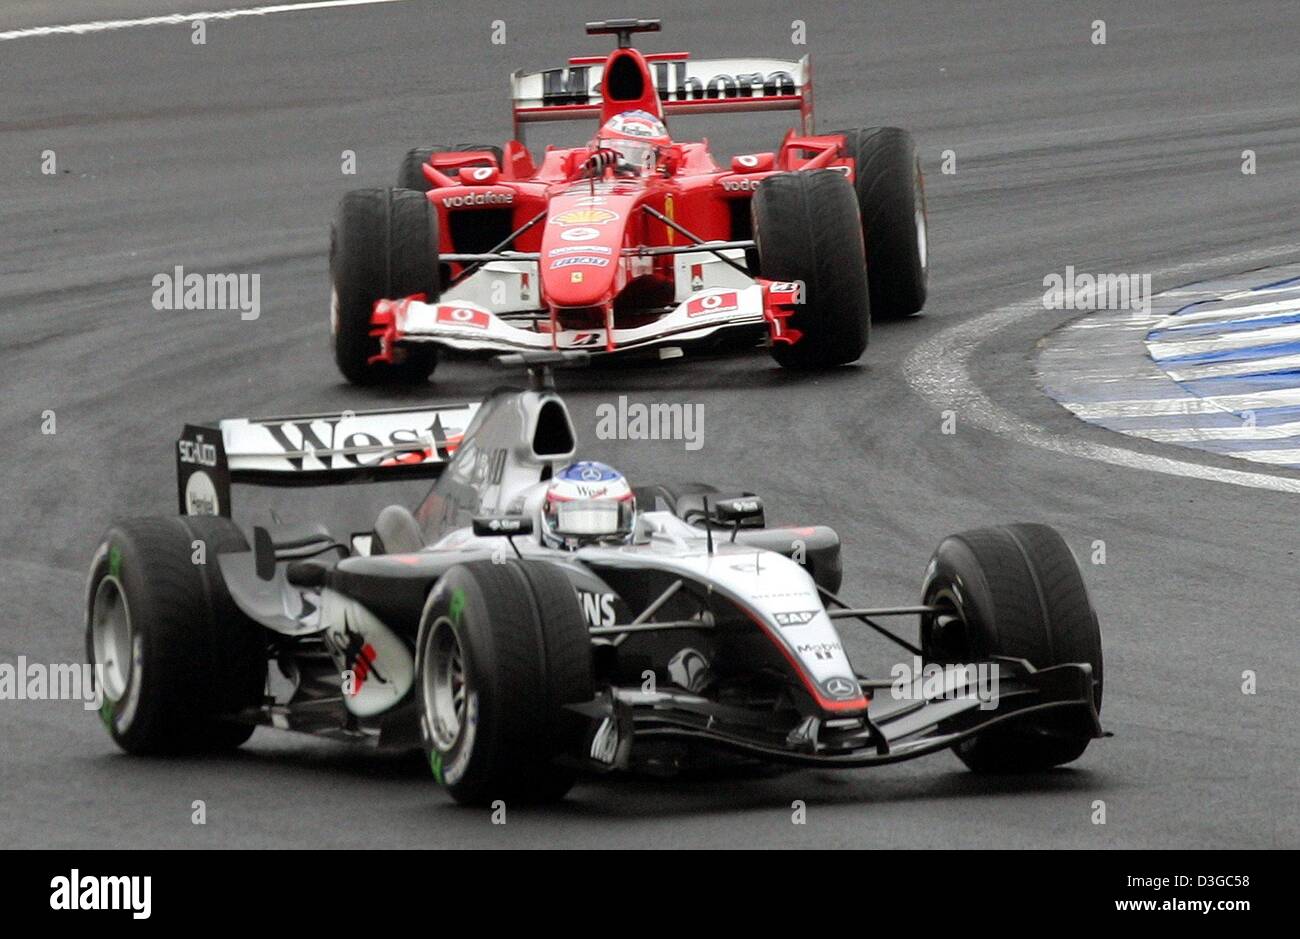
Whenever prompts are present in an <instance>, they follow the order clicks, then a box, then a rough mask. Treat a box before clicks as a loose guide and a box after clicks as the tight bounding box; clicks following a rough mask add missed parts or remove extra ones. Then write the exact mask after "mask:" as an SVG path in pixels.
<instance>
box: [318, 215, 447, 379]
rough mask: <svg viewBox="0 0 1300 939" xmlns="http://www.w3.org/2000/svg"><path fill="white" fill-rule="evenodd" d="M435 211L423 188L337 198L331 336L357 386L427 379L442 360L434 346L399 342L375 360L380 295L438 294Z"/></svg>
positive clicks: (332, 242) (337, 355)
mask: <svg viewBox="0 0 1300 939" xmlns="http://www.w3.org/2000/svg"><path fill="white" fill-rule="evenodd" d="M438 284H439V278H438V215H437V213H436V212H435V211H434V209H433V206H432V205H430V204H429V200H428V197H427V196H425V195H424V194H423V193H420V192H415V191H413V190H409V189H357V190H354V191H352V192H349V193H347V194H346V195H345V196H344V197H343V199H342V201H341V202H339V207H338V211H337V213H336V214H335V217H334V225H333V226H332V228H331V229H330V288H331V290H330V335H331V338H332V340H333V343H334V360H335V362H336V363H337V364H338V367H339V371H340V372H342V373H343V376H344V377H345V378H347V380H348V381H350V382H352V383H354V384H358V385H375V384H382V383H385V382H391V383H416V382H422V381H426V380H427V379H428V378H429V376H430V375H431V374H433V370H434V367H435V366H436V365H437V364H438V353H437V349H436V348H435V347H433V346H431V345H414V346H402V347H399V348H398V349H396V350H395V351H394V358H395V361H394V362H382V361H372V359H373V358H374V357H375V356H377V355H378V354H379V353H380V345H379V339H378V338H376V337H374V336H372V335H370V332H371V329H372V328H373V327H372V324H371V314H372V313H373V312H374V306H375V301H376V300H400V299H402V298H403V297H409V296H411V295H412V294H417V293H421V294H424V295H425V297H426V298H427V299H428V300H429V301H430V302H432V301H434V300H436V299H437V296H438Z"/></svg>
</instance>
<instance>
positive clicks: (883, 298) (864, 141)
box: [835, 127, 929, 320]
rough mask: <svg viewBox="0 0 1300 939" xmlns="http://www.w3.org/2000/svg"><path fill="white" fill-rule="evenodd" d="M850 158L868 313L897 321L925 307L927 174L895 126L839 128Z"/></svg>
mask: <svg viewBox="0 0 1300 939" xmlns="http://www.w3.org/2000/svg"><path fill="white" fill-rule="evenodd" d="M835 133H837V134H842V135H843V136H844V150H845V153H846V155H847V156H849V157H850V158H852V159H853V161H854V164H855V165H854V179H855V183H854V190H855V191H856V192H857V196H858V211H859V213H860V214H861V215H862V237H863V242H864V243H865V245H866V252H867V281H868V283H869V284H870V287H871V315H872V316H873V317H875V318H876V319H877V320H891V319H901V318H903V317H905V316H911V315H912V314H913V313H917V312H919V311H920V309H921V307H923V306H925V294H926V279H927V275H928V273H929V270H928V269H929V241H928V237H929V228H928V225H927V216H926V207H925V177H924V175H923V174H922V173H921V161H920V160H919V159H918V158H917V155H916V145H915V144H914V143H913V142H912V135H911V134H909V133H908V132H907V131H905V130H902V129H901V128H898V127H866V128H861V129H858V130H841V131H836V132H835Z"/></svg>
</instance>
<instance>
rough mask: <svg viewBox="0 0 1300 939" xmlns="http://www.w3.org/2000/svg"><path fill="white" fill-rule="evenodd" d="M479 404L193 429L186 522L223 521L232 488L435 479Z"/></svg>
mask: <svg viewBox="0 0 1300 939" xmlns="http://www.w3.org/2000/svg"><path fill="white" fill-rule="evenodd" d="M478 408H479V405H478V404H450V405H444V406H437V407H413V408H402V409H398V410H392V411H342V412H340V413H336V414H307V415H301V416H298V417H263V418H251V419H249V418H239V419H236V420H224V421H220V422H218V423H217V424H216V425H215V426H212V425H202V424H187V425H186V426H185V429H184V431H183V432H182V433H181V436H180V439H179V440H177V442H176V488H177V498H178V501H179V508H180V512H181V514H182V515H224V516H227V517H229V516H230V510H231V495H230V489H231V485H232V484H233V483H251V484H254V485H260V486H332V485H336V484H340V483H350V482H379V481H385V480H397V479H410V478H417V479H433V478H436V477H437V476H439V475H440V474H441V473H442V471H443V469H444V468H445V467H446V465H447V462H448V461H449V460H450V459H451V457H452V455H453V454H454V453H455V452H456V449H457V448H458V447H459V446H460V443H461V441H462V440H463V439H464V434H465V431H466V430H467V429H468V427H469V425H470V422H471V421H472V420H473V418H474V415H475V414H476V413H477V411H478Z"/></svg>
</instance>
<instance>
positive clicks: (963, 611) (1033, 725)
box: [921, 524, 1102, 773]
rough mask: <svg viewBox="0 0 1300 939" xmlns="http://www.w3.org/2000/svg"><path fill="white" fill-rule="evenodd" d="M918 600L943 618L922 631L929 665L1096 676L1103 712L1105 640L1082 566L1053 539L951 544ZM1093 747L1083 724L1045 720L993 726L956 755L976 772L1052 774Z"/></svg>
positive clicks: (1046, 530)
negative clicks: (1085, 671)
mask: <svg viewBox="0 0 1300 939" xmlns="http://www.w3.org/2000/svg"><path fill="white" fill-rule="evenodd" d="M922 600H923V602H924V603H926V604H928V605H936V606H939V607H942V608H944V609H945V610H946V612H945V613H941V614H935V615H930V616H927V617H925V618H923V620H922V623H921V647H922V650H923V652H924V654H925V659H926V661H928V662H937V663H962V664H965V663H971V662H976V661H979V660H982V659H987V658H989V657H990V656H1011V657H1014V658H1020V659H1025V660H1027V661H1028V662H1029V663H1030V664H1031V665H1033V666H1034V667H1036V668H1048V667H1051V666H1053V665H1064V664H1068V663H1087V664H1088V665H1091V666H1092V677H1093V701H1094V704H1095V705H1096V707H1097V710H1098V711H1100V710H1101V691H1102V655H1101V630H1100V627H1099V626H1098V623H1097V614H1096V611H1095V610H1094V609H1093V607H1092V601H1091V600H1090V599H1089V597H1088V591H1087V588H1086V587H1085V585H1084V582H1083V575H1082V574H1081V573H1080V571H1079V565H1078V563H1077V562H1076V561H1075V559H1074V555H1073V554H1072V553H1071V552H1070V549H1069V547H1068V546H1067V545H1066V544H1065V541H1064V540H1063V539H1062V538H1061V536H1060V534H1058V533H1057V532H1056V530H1055V529H1053V528H1050V527H1048V526H1047V525H1027V524H1018V525H1006V526H1001V527H997V528H984V529H977V530H975V531H968V532H963V533H962V534H959V535H953V536H951V537H949V538H947V539H945V540H944V541H943V543H942V544H941V545H939V548H938V550H937V551H935V553H934V557H933V559H932V560H931V563H930V568H929V571H928V574H927V576H926V580H925V584H924V587H923V588H922ZM1091 739H1092V735H1091V734H1086V733H1083V732H1081V731H1080V728H1079V727H1078V725H1077V723H1075V722H1073V721H1071V722H1067V723H1065V724H1062V723H1061V722H1059V721H1055V720H1053V717H1052V715H1051V714H1050V713H1049V714H1045V715H1042V716H1041V717H1038V718H1036V719H1035V718H1033V717H1030V718H1027V719H1026V720H1024V721H1019V720H1018V721H1014V722H1010V723H1008V724H1005V725H1001V726H997V727H994V728H991V729H990V730H987V731H985V732H984V733H981V734H978V735H976V736H975V737H971V738H968V739H966V740H964V741H962V742H961V743H959V744H958V745H957V746H956V747H955V748H954V749H955V751H956V753H957V755H958V756H959V757H960V758H961V759H962V761H963V762H964V763H965V764H966V765H967V766H969V767H970V768H971V769H973V770H975V771H977V772H991V773H1014V772H1030V771H1034V770H1042V769H1047V768H1049V767H1052V766H1059V765H1060V764H1062V763H1069V762H1070V761H1071V760H1075V759H1077V758H1078V757H1079V756H1080V755H1081V754H1082V753H1083V751H1084V749H1085V748H1086V747H1087V746H1088V742H1089V741H1090V740H1091Z"/></svg>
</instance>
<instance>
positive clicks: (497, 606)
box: [416, 560, 594, 806]
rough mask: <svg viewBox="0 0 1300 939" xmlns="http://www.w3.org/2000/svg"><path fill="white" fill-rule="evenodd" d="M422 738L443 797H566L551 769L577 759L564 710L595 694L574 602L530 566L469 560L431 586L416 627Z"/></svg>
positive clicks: (548, 568)
mask: <svg viewBox="0 0 1300 939" xmlns="http://www.w3.org/2000/svg"><path fill="white" fill-rule="evenodd" d="M416 674H417V677H418V680H417V686H416V689H417V696H418V704H419V713H420V733H421V738H422V740H423V743H424V749H425V755H426V756H427V757H428V760H429V765H430V768H431V769H432V770H433V774H434V777H435V778H436V779H437V780H438V781H439V782H440V783H442V784H443V785H444V786H446V787H447V790H448V791H449V792H450V793H451V796H452V798H453V799H455V800H456V801H457V802H460V803H462V804H466V805H479V806H481V805H489V804H491V803H492V802H494V801H496V800H498V799H501V800H504V801H506V802H507V803H509V802H511V801H517V802H525V803H541V802H552V801H556V800H558V799H561V798H563V797H564V795H565V794H566V793H567V792H568V791H569V789H570V788H571V787H572V785H573V783H574V780H575V774H574V772H573V770H572V769H569V768H567V767H564V766H561V765H558V764H557V762H556V759H557V758H558V757H561V756H563V755H565V754H567V753H573V752H574V751H575V750H576V749H577V744H578V741H579V738H580V732H581V730H582V728H583V720H582V718H581V717H579V716H578V715H575V714H572V713H570V712H569V711H567V710H566V708H565V706H566V705H568V704H576V703H581V702H586V701H590V700H591V698H592V696H593V694H594V684H593V677H592V656H591V639H590V637H589V635H588V632H587V624H586V620H585V618H584V617H583V615H582V609H581V607H580V606H579V604H578V598H577V593H576V592H575V591H574V589H573V587H572V585H571V584H570V582H569V579H568V577H567V575H565V574H564V572H563V571H561V570H560V569H559V568H557V567H555V566H553V565H550V564H547V563H545V562H540V561H517V560H509V561H506V562H505V563H500V564H498V563H493V562H492V561H471V562H469V563H466V564H461V565H457V566H456V567H453V568H452V569H451V570H449V571H448V572H447V573H446V574H444V575H443V576H442V578H440V579H439V581H438V585H437V586H436V587H435V588H434V590H433V592H432V593H430V595H429V599H428V601H427V602H426V604H425V607H424V612H423V614H422V617H421V621H420V631H419V640H418V643H417V659H416Z"/></svg>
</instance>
